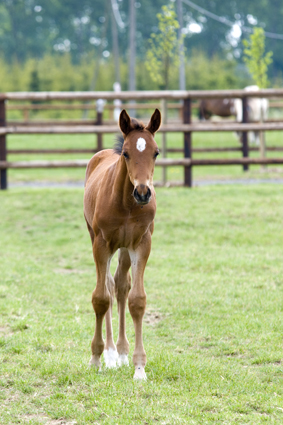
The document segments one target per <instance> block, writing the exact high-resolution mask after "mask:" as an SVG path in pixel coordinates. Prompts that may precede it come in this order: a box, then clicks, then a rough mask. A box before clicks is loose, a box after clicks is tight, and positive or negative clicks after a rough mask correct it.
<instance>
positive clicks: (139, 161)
mask: <svg viewBox="0 0 283 425" xmlns="http://www.w3.org/2000/svg"><path fill="white" fill-rule="evenodd" d="M160 124H161V114H160V111H159V110H158V109H156V110H155V112H154V113H153V114H152V116H151V119H150V121H149V123H148V125H147V126H145V125H144V124H143V123H141V122H139V121H137V120H135V119H134V118H130V117H129V115H128V114H127V112H126V111H125V110H123V111H122V112H121V114H120V119H119V125H120V129H121V131H122V133H123V137H124V143H123V146H122V150H121V155H122V157H123V158H122V160H123V161H125V163H126V166H127V169H128V175H129V178H130V181H131V183H132V184H133V186H134V192H133V195H134V198H135V200H136V202H137V203H138V204H141V205H145V204H148V202H149V201H150V199H151V189H150V188H152V185H153V172H154V166H155V160H156V157H157V155H158V154H159V149H158V146H157V144H156V142H155V140H154V134H155V133H156V131H157V130H158V129H159V127H160Z"/></svg>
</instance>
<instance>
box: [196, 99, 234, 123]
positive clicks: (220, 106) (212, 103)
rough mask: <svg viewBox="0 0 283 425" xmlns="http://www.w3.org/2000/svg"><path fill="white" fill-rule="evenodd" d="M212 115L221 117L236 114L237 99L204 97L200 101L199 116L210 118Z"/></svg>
mask: <svg viewBox="0 0 283 425" xmlns="http://www.w3.org/2000/svg"><path fill="white" fill-rule="evenodd" d="M212 115H218V116H219V117H230V116H231V115H236V109H235V99H203V100H202V101H201V102H200V107H199V118H200V119H206V120H209V119H210V118H211V116H212Z"/></svg>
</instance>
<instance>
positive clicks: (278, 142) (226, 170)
mask: <svg viewBox="0 0 283 425" xmlns="http://www.w3.org/2000/svg"><path fill="white" fill-rule="evenodd" d="M7 140H8V142H7V145H8V148H9V149H24V148H27V149H36V148H44V149H52V148H53V149H54V148H62V149H64V148H65V149H67V148H69V149H75V148H89V149H91V148H95V146H96V136H95V135H54V134H51V135H16V136H13V135H11V136H8V137H7ZM266 140H267V146H268V145H269V146H283V140H282V133H281V132H267V133H266ZM103 141H104V146H105V148H111V147H113V145H114V143H115V135H104V138H103ZM156 141H157V143H158V144H159V146H161V135H160V134H158V133H157V135H156ZM192 142H193V147H195V148H200V147H239V146H240V144H239V142H238V140H237V139H236V137H235V135H234V134H233V133H224V132H223V133H210V134H208V133H194V134H193V136H192ZM167 144H168V147H179V148H181V147H182V146H183V135H182V134H181V133H171V134H168V138H167ZM193 156H194V157H195V158H235V157H236V158H237V157H238V158H240V157H241V153H240V152H224V153H223V152H218V153H194V154H193ZM251 156H255V157H256V156H259V153H258V152H251ZM268 156H269V157H280V156H282V152H268ZM90 157H91V154H68V155H67V154H64V155H63V154H44V155H43V154H38V155H34V154H33V155H31V154H26V155H15V154H11V155H9V156H8V159H9V160H11V161H23V160H36V159H46V160H48V159H61V160H67V159H89V158H90ZM168 157H173V158H180V157H182V153H177V154H172V153H171V154H168ZM282 170H283V168H282V166H277V167H274V166H269V167H267V168H266V169H265V171H262V169H261V167H260V166H257V165H256V166H250V171H249V172H247V173H243V168H242V167H241V166H201V167H194V168H193V180H194V181H202V180H211V179H214V180H215V179H221V180H229V179H246V178H256V179H259V178H278V177H279V178H280V177H281V176H282V173H281V171H282ZM84 174H85V171H84V169H74V168H71V169H33V170H27V169H23V170H20V169H19V170H16V169H11V170H9V171H8V179H9V182H12V183H16V182H23V181H53V182H58V181H59V182H67V181H83V180H84ZM183 179H184V177H183V168H182V167H169V168H168V170H167V180H168V181H169V182H170V181H171V182H176V181H178V182H182V181H183ZM155 180H156V181H161V180H162V174H161V167H156V171H155Z"/></svg>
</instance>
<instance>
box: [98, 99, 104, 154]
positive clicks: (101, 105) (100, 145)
mask: <svg viewBox="0 0 283 425" xmlns="http://www.w3.org/2000/svg"><path fill="white" fill-rule="evenodd" d="M104 103H105V102H104V100H103V99H97V101H96V125H102V114H103V109H104ZM102 149H103V143H102V134H101V133H97V152H99V151H101V150H102Z"/></svg>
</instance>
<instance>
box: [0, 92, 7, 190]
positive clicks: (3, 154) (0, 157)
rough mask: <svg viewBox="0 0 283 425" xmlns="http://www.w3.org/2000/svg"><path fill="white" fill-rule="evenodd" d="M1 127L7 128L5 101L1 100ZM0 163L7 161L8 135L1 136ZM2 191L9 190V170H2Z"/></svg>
mask: <svg viewBox="0 0 283 425" xmlns="http://www.w3.org/2000/svg"><path fill="white" fill-rule="evenodd" d="M0 127H6V109H5V100H4V99H3V100H0ZM0 161H7V147H6V134H2V135H1V136H0ZM0 189H1V190H4V189H7V168H4V169H1V170H0Z"/></svg>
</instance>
